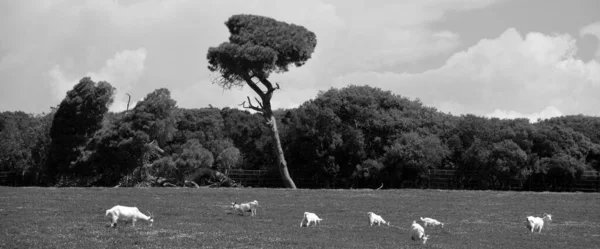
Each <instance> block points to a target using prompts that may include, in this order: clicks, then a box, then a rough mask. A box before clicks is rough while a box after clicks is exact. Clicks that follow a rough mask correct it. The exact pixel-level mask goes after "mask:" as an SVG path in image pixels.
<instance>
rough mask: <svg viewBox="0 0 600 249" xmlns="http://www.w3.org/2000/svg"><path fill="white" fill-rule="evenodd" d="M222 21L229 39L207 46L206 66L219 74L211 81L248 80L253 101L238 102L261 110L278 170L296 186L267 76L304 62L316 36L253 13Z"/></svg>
mask: <svg viewBox="0 0 600 249" xmlns="http://www.w3.org/2000/svg"><path fill="white" fill-rule="evenodd" d="M225 25H226V26H227V28H228V29H229V33H230V34H231V36H229V42H223V43H221V45H219V46H218V47H211V48H209V49H208V54H207V59H208V63H209V66H208V69H209V70H211V71H212V72H215V71H217V72H219V74H220V77H218V78H217V79H215V80H214V83H217V84H219V85H220V86H221V87H223V88H224V89H230V88H231V87H234V86H238V87H242V86H244V85H245V84H248V86H249V87H250V88H252V90H253V91H254V92H256V94H257V95H258V98H256V97H255V98H254V100H255V102H256V103H255V104H253V103H252V101H251V100H250V97H247V99H248V102H247V103H246V101H244V103H242V106H243V107H244V108H248V109H252V110H255V111H257V112H259V113H261V114H262V115H263V117H264V118H265V120H266V121H267V124H268V125H269V126H270V127H271V131H272V133H273V134H272V135H273V140H274V142H275V149H276V155H277V159H278V161H279V172H280V173H281V176H282V178H283V181H284V184H285V186H286V187H288V188H296V185H295V184H294V181H293V180H292V178H291V177H290V175H289V172H288V169H287V163H286V161H285V157H284V155H283V149H282V148H281V141H280V139H279V132H278V130H277V123H276V120H275V117H274V116H273V110H272V108H271V98H272V97H273V92H275V90H277V89H279V84H278V83H275V84H273V83H271V81H269V80H268V78H269V75H270V74H271V73H273V72H275V73H282V72H286V71H288V67H289V66H290V65H291V64H293V65H295V66H296V67H300V66H302V65H304V63H305V62H306V61H307V60H308V59H310V57H311V55H312V53H313V52H314V50H315V46H316V45H317V38H316V36H315V34H314V33H313V32H311V31H309V30H307V29H306V28H304V27H302V26H298V25H294V24H288V23H285V22H280V21H277V20H275V19H272V18H268V17H263V16H256V15H234V16H232V17H230V18H229V20H227V22H225Z"/></svg>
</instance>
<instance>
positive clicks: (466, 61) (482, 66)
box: [335, 29, 600, 117]
mask: <svg viewBox="0 0 600 249" xmlns="http://www.w3.org/2000/svg"><path fill="white" fill-rule="evenodd" d="M576 49H577V48H576V45H575V40H574V39H573V38H572V37H571V36H569V35H566V34H565V35H560V34H554V35H545V34H540V33H529V34H527V35H526V36H525V37H523V36H521V34H520V33H519V32H518V31H517V30H515V29H508V30H506V31H505V32H504V33H503V34H501V35H500V36H499V37H497V38H495V39H484V40H481V41H480V42H478V43H477V44H476V45H474V46H472V47H470V48H468V49H466V50H465V51H461V52H458V53H456V54H454V55H452V56H451V57H450V58H449V59H448V60H447V61H446V64H445V65H443V66H442V67H440V68H438V69H434V70H430V71H427V72H424V73H420V74H406V73H404V74H398V73H391V72H386V73H378V72H373V71H371V72H355V73H352V74H348V75H345V76H341V77H338V78H336V80H335V86H336V87H343V86H346V85H348V84H357V85H363V84H370V85H373V86H378V87H382V88H385V89H389V90H392V91H393V92H395V93H398V94H401V95H404V96H408V97H412V98H420V99H421V100H422V101H423V102H424V103H425V104H426V105H433V106H435V107H437V108H439V109H440V110H441V111H444V112H451V113H453V114H466V113H473V114H476V115H486V114H489V113H492V114H497V115H499V116H503V115H504V116H506V115H508V114H511V115H513V116H514V115H517V114H519V115H522V116H523V117H525V116H535V115H537V114H536V112H539V110H546V111H542V112H540V113H539V116H540V117H543V116H544V115H555V114H557V113H564V114H578V113H585V114H588V115H600V110H598V108H597V106H600V98H598V97H597V96H600V84H599V82H600V77H599V75H600V74H598V72H599V70H600V65H599V64H598V62H597V61H596V60H592V61H590V62H587V63H585V62H583V61H581V60H578V59H576V58H574V57H573V56H574V54H575V51H576ZM547 107H553V108H554V109H555V110H556V111H548V110H554V109H547ZM558 110H560V111H558Z"/></svg>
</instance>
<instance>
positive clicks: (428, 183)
mask: <svg viewBox="0 0 600 249" xmlns="http://www.w3.org/2000/svg"><path fill="white" fill-rule="evenodd" d="M427 188H428V189H431V169H427Z"/></svg>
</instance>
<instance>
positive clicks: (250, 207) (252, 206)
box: [231, 200, 258, 216]
mask: <svg viewBox="0 0 600 249" xmlns="http://www.w3.org/2000/svg"><path fill="white" fill-rule="evenodd" d="M257 207H258V201H257V200H254V201H251V202H247V203H241V204H237V202H232V203H231V208H233V209H235V210H238V211H239V212H240V214H241V215H244V214H245V213H246V212H250V216H255V215H256V209H257Z"/></svg>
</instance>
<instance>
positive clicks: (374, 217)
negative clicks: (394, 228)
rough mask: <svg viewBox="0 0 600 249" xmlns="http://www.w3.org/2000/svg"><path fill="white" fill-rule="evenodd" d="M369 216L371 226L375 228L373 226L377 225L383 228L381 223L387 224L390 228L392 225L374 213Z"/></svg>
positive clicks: (369, 213)
mask: <svg viewBox="0 0 600 249" xmlns="http://www.w3.org/2000/svg"><path fill="white" fill-rule="evenodd" d="M367 214H368V215H369V225H371V226H373V224H375V223H377V225H378V226H381V223H383V224H387V225H388V226H390V223H389V222H386V221H385V220H383V218H381V216H379V215H376V214H375V213H373V212H368V213H367Z"/></svg>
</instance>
